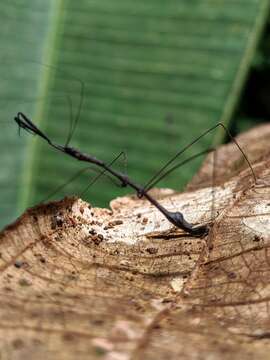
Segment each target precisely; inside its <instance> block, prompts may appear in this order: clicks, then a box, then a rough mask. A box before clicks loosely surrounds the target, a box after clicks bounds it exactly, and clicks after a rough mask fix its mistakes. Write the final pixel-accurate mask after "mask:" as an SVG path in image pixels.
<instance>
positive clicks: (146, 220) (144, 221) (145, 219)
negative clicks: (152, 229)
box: [142, 217, 148, 225]
mask: <svg viewBox="0 0 270 360" xmlns="http://www.w3.org/2000/svg"><path fill="white" fill-rule="evenodd" d="M142 223H143V224H144V225H145V224H147V223H148V219H147V218H146V217H145V218H143V219H142Z"/></svg>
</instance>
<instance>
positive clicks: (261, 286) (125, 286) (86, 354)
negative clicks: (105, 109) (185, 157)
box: [0, 126, 270, 360]
mask: <svg viewBox="0 0 270 360" xmlns="http://www.w3.org/2000/svg"><path fill="white" fill-rule="evenodd" d="M269 134H270V127H269V126H265V127H260V128H259V129H254V130H253V131H251V132H249V133H246V134H245V135H242V137H241V138H240V140H239V141H240V142H241V141H242V142H243V146H244V148H245V150H246V148H247V144H251V145H252V147H253V148H256V151H255V150H254V151H253V150H251V151H250V150H249V153H248V155H249V157H251V159H252V163H253V168H254V171H255V172H256V175H257V178H258V182H257V184H254V183H253V179H252V176H251V173H250V170H249V169H248V168H246V166H244V165H245V164H243V163H242V162H241V161H240V160H239V159H240V156H239V153H238V151H237V149H236V148H235V146H232V145H226V146H224V147H222V148H221V149H220V150H219V151H218V154H217V161H219V163H218V164H219V168H218V172H217V175H218V185H216V186H215V187H214V188H213V187H212V186H211V184H212V176H211V174H212V170H211V161H212V160H211V159H210V158H209V159H208V160H207V161H206V163H205V165H204V166H203V167H202V169H201V171H200V172H199V173H198V175H197V177H196V178H195V179H194V180H193V183H192V184H191V185H192V186H191V185H190V189H191V187H193V189H195V188H196V190H192V191H191V190H190V191H188V192H185V193H182V194H178V193H175V192H173V191H171V190H168V189H163V190H155V196H156V197H158V198H159V199H160V201H161V202H162V204H163V205H164V206H166V207H167V208H168V209H171V210H176V209H178V210H181V211H183V212H184V214H185V216H186V218H187V219H188V220H189V221H191V222H193V223H202V222H203V223H212V227H211V231H210V233H209V235H208V236H207V237H206V238H204V239H196V238H191V237H190V236H186V235H185V234H184V233H183V232H182V231H180V230H177V229H175V228H173V226H172V225H171V224H170V223H169V222H168V221H167V220H166V219H164V218H163V216H162V215H161V214H160V213H159V212H158V211H157V210H156V209H155V208H153V207H152V206H150V205H149V203H148V202H146V201H144V200H138V199H136V198H135V197H124V198H119V199H116V200H114V201H112V203H111V210H108V209H97V208H92V207H91V206H90V205H89V204H87V203H85V202H83V201H82V200H80V199H77V198H66V199H64V200H62V201H60V202H54V203H50V204H46V205H39V206H37V207H35V208H33V209H29V210H28V211H26V212H25V213H24V214H23V215H22V216H21V217H20V218H19V219H18V220H17V221H16V222H15V223H14V224H12V225H10V226H9V227H7V228H6V229H5V230H4V231H2V233H1V234H0V249H1V250H0V252H1V258H0V270H1V275H0V276H1V282H0V286H1V292H0V354H1V356H0V358H1V360H2V359H23V358H27V359H76V358H77V359H106V360H113V359H115V360H117V359H118V360H126V359H155V360H157V359H165V358H166V359H199V358H211V359H221V358H222V359H230V360H231V359H237V358H239V359H240V358H241V359H254V358H256V359H268V358H269V351H270V340H269V339H270V317H269V315H270V314H269V312H270V310H269V309H270V303H269V301H270V285H269V279H270V277H269V276H270V253H269V247H270V188H269V184H270V166H269V165H270V159H269V152H270V149H269V138H270V136H269ZM255 144H256V146H255ZM260 147H261V149H260ZM249 149H250V148H249ZM255 153H256V154H255ZM220 159H221V160H220ZM230 160H233V163H234V164H235V163H236V164H237V161H238V163H239V166H238V167H234V168H233V167H230V166H229V164H231V163H230ZM222 164H227V165H226V166H227V171H224V170H223V169H224V167H223V168H222V167H221V166H222ZM200 178H201V183H202V188H200V186H199V185H198V184H199V183H200ZM222 179H223V181H222ZM213 196H214V200H215V201H214V208H213V201H212V199H213Z"/></svg>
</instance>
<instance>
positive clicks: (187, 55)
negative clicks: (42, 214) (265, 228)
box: [0, 0, 270, 227]
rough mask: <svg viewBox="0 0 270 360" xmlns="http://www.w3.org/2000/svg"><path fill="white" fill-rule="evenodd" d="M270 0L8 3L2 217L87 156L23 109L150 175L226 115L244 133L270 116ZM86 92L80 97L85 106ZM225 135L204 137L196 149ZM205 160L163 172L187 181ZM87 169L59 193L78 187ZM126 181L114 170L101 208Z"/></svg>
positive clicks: (93, 198)
mask: <svg viewBox="0 0 270 360" xmlns="http://www.w3.org/2000/svg"><path fill="white" fill-rule="evenodd" d="M268 19H269V0H167V1H161V0H144V1H142V0H137V1H131V0H80V1H77V2H75V1H68V0H66V1H64V0H62V1H60V0H47V1H44V0H27V1H26V0H13V1H8V2H2V3H1V4H0V20H1V21H0V33H1V42H0V46H1V52H0V64H1V66H0V115H1V116H0V122H1V131H0V144H1V155H0V165H1V175H0V193H1V194H0V199H1V202H0V227H2V226H4V225H5V224H7V223H9V222H10V221H11V220H13V219H15V218H16V216H18V214H20V213H21V212H22V211H23V210H24V209H25V208H27V207H28V206H30V205H34V204H36V203H38V202H39V201H42V200H44V199H46V198H47V196H48V194H50V193H51V192H52V191H53V190H55V189H56V188H57V187H58V186H60V185H61V184H63V183H65V182H66V181H67V180H68V179H69V178H71V177H72V176H73V175H74V174H75V173H76V172H77V171H78V170H80V169H84V168H85V166H84V165H82V164H79V163H78V164H77V162H76V161H75V160H73V159H70V158H68V157H65V156H64V155H62V154H58V153H56V152H55V151H53V150H51V149H49V148H48V146H46V144H44V143H42V141H41V140H40V139H33V137H32V136H31V135H29V134H26V133H24V132H22V133H21V136H20V137H19V136H18V130H17V127H16V124H15V123H14V121H13V118H14V115H15V114H16V113H17V112H18V111H22V112H25V113H26V114H27V115H28V116H29V117H30V118H31V119H32V120H33V121H34V122H36V123H37V124H38V125H39V126H40V127H41V128H42V129H43V130H44V131H45V132H46V133H47V134H48V135H49V136H51V137H52V138H53V139H54V140H55V141H58V142H59V143H62V144H64V143H65V139H66V138H67V135H68V132H69V129H70V121H71V119H72V120H73V122H74V121H76V119H77V120H78V124H77V127H76V131H75V133H74V134H73V136H72V141H71V145H73V146H75V147H78V148H80V149H81V150H82V151H85V152H88V153H91V154H93V155H95V156H96V157H99V158H101V159H103V160H104V161H107V162H110V161H111V160H112V159H113V158H114V157H115V156H116V155H117V154H119V152H120V151H122V150H124V151H126V154H127V158H126V159H121V160H119V161H118V163H117V164H115V166H116V168H118V169H119V170H121V171H123V172H125V171H127V173H128V174H129V176H130V177H131V178H133V179H134V180H136V181H138V182H141V183H144V182H146V181H147V180H148V179H149V178H151V176H152V175H153V174H154V173H155V172H156V171H157V170H158V169H159V168H160V167H161V166H162V165H163V164H164V163H165V162H166V161H167V160H169V159H170V157H171V156H173V155H174V154H175V153H176V152H177V151H178V150H180V149H181V148H182V147H183V146H184V145H186V144H187V143H189V142H190V141H192V140H193V139H194V138H195V137H196V136H199V135H200V134H201V133H202V132H203V131H204V130H206V129H207V128H209V127H210V126H213V125H214V124H215V123H217V122H219V121H222V122H223V123H225V124H226V125H227V126H228V127H229V128H230V129H231V130H232V132H233V133H234V134H236V133H238V132H239V131H242V130H244V129H246V128H248V127H251V126H253V125H255V124H256V123H258V122H261V121H267V120H268V119H269V112H270V105H269V104H270V102H269V81H268V78H269V75H270V72H269V71H270V70H269V69H270V64H269V52H270V45H269V44H270V42H269V34H270V25H269V20H268ZM81 102H82V106H80V104H81ZM224 139H225V140H226V137H225V136H224V134H223V133H222V131H219V132H218V131H217V132H216V133H215V134H211V135H210V136H208V137H206V138H204V139H202V141H200V143H198V144H196V146H194V147H192V149H190V150H189V151H188V152H187V154H186V157H188V156H190V155H192V154H194V153H196V152H198V151H201V150H202V149H205V148H207V147H208V146H209V145H210V144H212V143H213V141H215V142H217V141H219V142H220V141H222V140H224ZM201 161H202V159H199V160H198V161H195V162H192V163H189V164H188V166H185V167H183V168H181V169H179V170H178V171H177V172H175V173H173V174H172V175H171V176H169V177H168V178H166V179H164V180H162V181H161V182H160V183H159V184H158V186H159V187H172V188H174V189H177V190H180V189H181V188H182V187H183V185H184V184H185V183H186V182H187V181H188V179H190V178H191V177H192V175H193V174H194V172H195V171H196V169H197V168H198V166H199V164H200V162H201ZM92 177H93V173H92V172H89V171H85V172H84V173H83V174H82V176H80V177H78V178H77V179H76V181H74V182H72V183H70V184H69V185H68V186H67V187H65V188H63V189H62V190H61V191H59V192H58V193H57V194H56V195H55V196H53V197H52V198H61V197H63V196H65V195H68V194H77V195H80V194H81V193H82V192H83V190H84V189H85V188H86V187H87V184H89V182H90V181H91V178H92ZM126 192H127V191H126V190H125V191H124V190H123V189H119V188H117V187H116V186H114V185H113V184H111V183H110V182H107V181H105V180H102V181H99V182H98V183H97V184H95V185H94V186H93V187H91V188H90V189H89V191H87V193H83V195H82V197H83V198H84V199H86V200H89V201H90V202H91V203H92V204H93V205H95V206H108V203H109V201H110V200H111V199H112V198H114V197H115V196H118V195H123V194H125V193H126Z"/></svg>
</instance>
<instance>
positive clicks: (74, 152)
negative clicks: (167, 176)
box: [14, 112, 208, 237]
mask: <svg viewBox="0 0 270 360" xmlns="http://www.w3.org/2000/svg"><path fill="white" fill-rule="evenodd" d="M14 120H15V121H16V123H17V124H18V126H19V128H20V129H24V130H26V131H28V132H30V133H31V134H34V135H38V136H40V137H41V138H42V139H44V140H45V141H47V143H48V144H49V145H50V146H51V147H53V148H54V149H56V150H58V151H61V152H63V153H64V154H66V155H69V156H71V157H73V158H75V159H77V160H79V161H83V162H88V163H91V164H94V165H96V166H98V167H100V168H102V169H103V170H104V171H106V172H107V173H109V174H111V175H112V176H114V177H115V178H117V179H118V180H120V182H121V184H122V186H123V187H126V186H129V187H131V188H133V189H134V190H135V191H136V193H137V195H138V197H139V198H141V197H144V198H146V199H147V200H148V201H149V202H150V203H151V204H152V205H154V206H155V207H156V208H157V209H158V210H159V211H160V212H161V213H162V214H163V215H164V216H165V217H166V218H167V219H168V220H169V221H170V222H171V223H172V224H173V225H175V226H176V227H178V228H180V229H183V230H185V231H186V232H187V233H189V234H190V235H192V236H198V237H200V236H204V235H206V234H207V233H208V227H207V225H199V226H194V225H193V224H190V223H189V222H187V221H186V220H185V218H184V216H183V214H182V213H181V212H179V211H176V212H171V211H168V210H167V209H165V208H164V207H163V206H162V205H161V204H160V203H159V202H158V201H157V200H156V199H154V198H153V197H152V196H151V195H150V194H149V193H148V190H149V189H150V187H149V185H148V189H145V188H144V187H142V186H140V185H138V184H136V183H135V182H133V181H132V180H131V179H130V178H129V177H128V176H127V175H123V174H122V173H120V172H118V171H116V170H114V169H113V168H112V167H111V166H110V165H107V164H106V163H105V162H103V161H102V160H99V159H97V158H96V157H94V156H92V155H88V154H85V153H82V152H81V151H80V150H78V149H75V148H73V147H70V146H67V145H65V146H62V145H59V144H56V143H54V142H52V141H51V140H50V139H49V138H48V137H47V136H46V135H45V134H44V133H43V132H42V131H41V130H40V129H39V128H38V127H37V126H36V125H35V124H34V123H33V122H32V121H31V120H30V119H29V118H28V117H27V116H25V115H24V114H23V113H21V112H19V113H18V114H17V115H16V116H15V118H14Z"/></svg>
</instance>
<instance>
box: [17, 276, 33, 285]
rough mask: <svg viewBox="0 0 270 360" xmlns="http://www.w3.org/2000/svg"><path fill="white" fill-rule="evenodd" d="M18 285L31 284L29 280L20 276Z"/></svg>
mask: <svg viewBox="0 0 270 360" xmlns="http://www.w3.org/2000/svg"><path fill="white" fill-rule="evenodd" d="M19 285H21V286H30V285H31V282H30V281H29V280H27V279H25V278H22V279H20V280H19Z"/></svg>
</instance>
